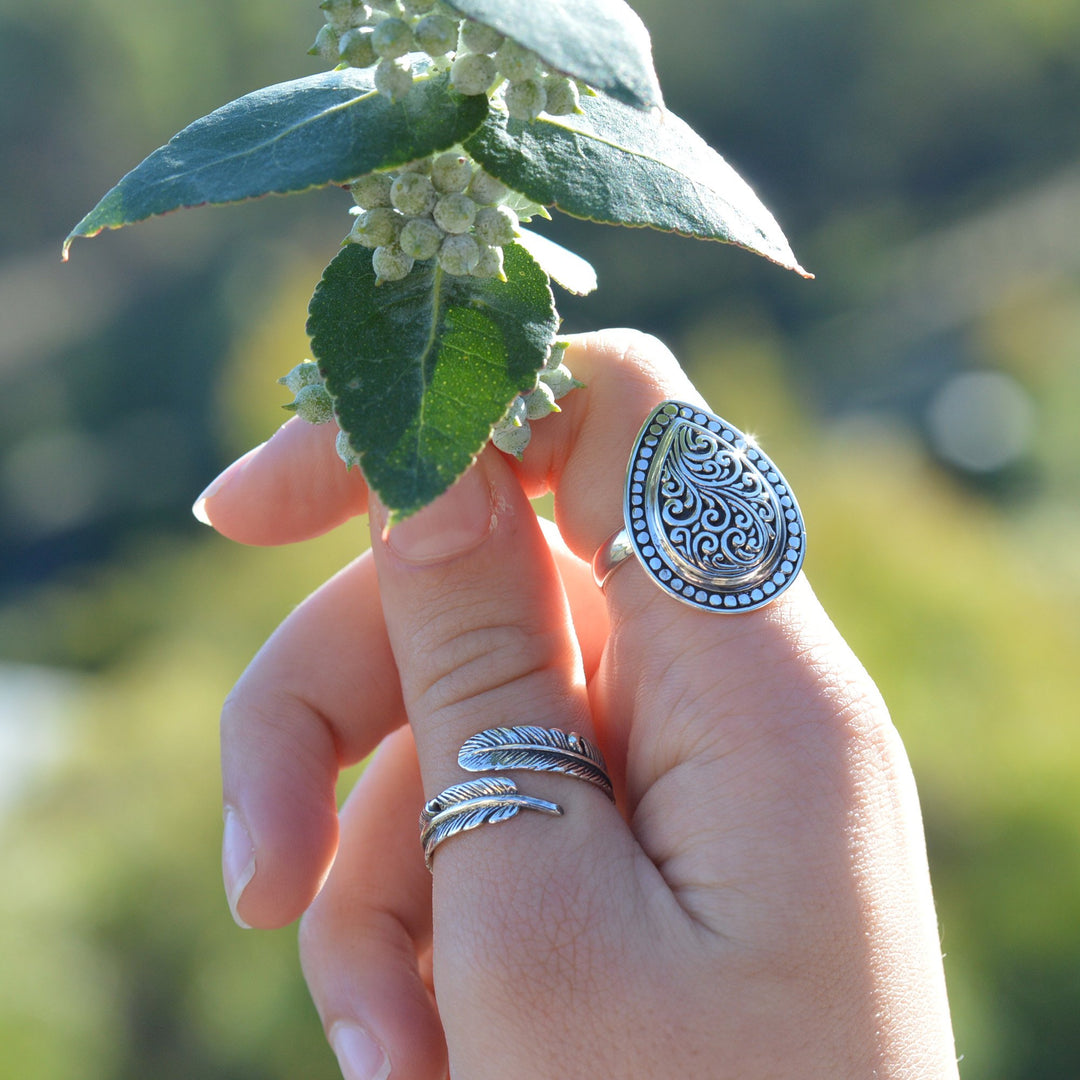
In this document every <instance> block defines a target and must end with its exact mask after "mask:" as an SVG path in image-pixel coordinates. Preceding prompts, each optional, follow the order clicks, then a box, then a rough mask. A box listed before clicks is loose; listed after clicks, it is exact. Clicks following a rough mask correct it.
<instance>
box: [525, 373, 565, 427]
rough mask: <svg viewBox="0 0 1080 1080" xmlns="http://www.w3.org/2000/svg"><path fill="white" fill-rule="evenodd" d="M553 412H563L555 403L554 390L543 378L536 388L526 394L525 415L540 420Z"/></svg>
mask: <svg viewBox="0 0 1080 1080" xmlns="http://www.w3.org/2000/svg"><path fill="white" fill-rule="evenodd" d="M553 412H562V409H560V408H559V406H558V405H556V404H555V393H554V391H553V390H552V389H551V387H550V386H549V385H548V384H547V383H546V382H544V380H543V379H541V380H540V381H539V382H538V383H537V384H536V389H535V390H533V391H532V392H531V393H528V394H526V395H525V415H526V416H527V417H528V418H529V419H530V420H540V419H542V418H543V417H545V416H548V415H549V414H550V413H553Z"/></svg>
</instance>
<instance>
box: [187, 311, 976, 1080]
mask: <svg viewBox="0 0 1080 1080" xmlns="http://www.w3.org/2000/svg"><path fill="white" fill-rule="evenodd" d="M567 362H568V363H569V365H570V367H571V368H572V370H573V371H574V372H575V374H576V375H578V376H579V377H581V378H583V379H584V380H585V381H586V383H587V384H588V389H587V390H586V391H584V392H582V393H575V394H572V395H570V396H569V397H567V398H566V399H564V405H565V411H564V413H563V415H561V416H559V417H557V418H553V419H550V420H547V421H545V422H543V423H539V424H537V425H536V427H535V436H534V441H533V445H531V446H530V448H529V450H528V452H527V453H526V455H525V462H524V464H522V465H520V466H519V465H517V464H516V463H514V462H512V461H510V460H509V459H506V458H504V457H502V456H501V455H499V454H498V453H497V452H495V451H491V450H489V451H486V452H485V453H484V454H483V455H482V456H481V458H480V460H479V462H478V463H477V465H476V466H475V467H474V468H473V469H472V470H471V471H470V472H469V473H468V474H467V475H466V477H465V478H464V479H463V480H462V481H460V482H459V483H458V484H457V485H456V486H455V487H454V488H453V489H452V490H451V491H450V492H449V493H447V495H445V496H444V497H443V498H441V499H440V500H438V502H436V503H435V504H433V505H432V506H431V507H429V508H428V509H426V510H424V511H422V512H421V513H420V514H418V515H416V516H415V517H413V518H411V519H408V520H406V521H405V522H403V523H402V524H401V525H399V526H396V527H395V528H394V529H392V530H390V532H389V534H388V535H383V524H384V521H385V512H384V511H383V510H382V508H381V507H380V506H379V505H378V504H377V502H375V500H372V505H371V507H370V514H371V521H372V526H373V528H372V548H371V551H370V552H368V553H366V554H365V555H363V556H361V557H360V558H359V559H357V560H356V561H355V562H354V563H353V564H352V565H350V566H349V567H347V568H346V569H345V570H343V571H342V572H341V573H340V574H338V575H337V576H336V577H335V578H333V579H332V580H331V581H330V582H328V583H327V584H326V585H325V586H323V588H321V589H320V590H319V591H318V592H316V593H315V594H314V595H313V596H312V597H310V598H309V599H308V600H307V602H306V603H305V604H303V605H302V606H301V607H300V608H298V609H297V610H296V611H295V612H293V614H292V615H290V616H289V618H288V619H286V621H285V622H284V623H283V625H282V626H281V627H280V628H279V630H278V631H277V632H276V633H275V634H274V636H273V637H272V638H271V639H270V641H269V642H268V643H267V644H266V645H265V646H264V648H263V649H262V651H261V652H260V653H259V655H258V656H257V657H256V658H255V660H254V661H253V662H252V664H251V666H250V667H249V669H248V671H247V672H246V673H245V674H244V676H243V678H242V679H241V680H240V682H239V684H238V685H237V687H236V689H235V690H234V692H233V693H232V694H231V695H230V697H229V699H228V701H227V703H226V706H225V709H224V712H223V718H222V744H223V770H224V796H225V802H226V806H227V807H228V810H227V814H226V821H227V825H226V841H225V858H224V862H225V875H226V883H227V889H228V892H229V896H230V903H231V905H232V909H233V912H234V914H235V915H236V916H237V918H238V919H240V920H242V921H244V922H246V923H247V924H250V925H254V926H264V927H269V926H280V925H283V924H284V923H287V922H289V921H290V920H292V919H294V918H296V917H297V916H298V915H300V914H301V913H302V912H305V911H306V914H305V915H304V919H303V922H302V925H301V954H302V961H303V966H304V971H305V975H306V977H307V980H308V983H309V985H310V987H311V991H312V995H313V997H314V999H315V1002H316V1005H317V1007H318V1009H319V1012H320V1015H321V1016H322V1019H323V1022H324V1024H325V1026H326V1030H327V1033H328V1036H329V1038H330V1040H331V1042H332V1043H333V1044H334V1047H335V1050H336V1051H337V1052H338V1056H339V1060H341V1062H342V1067H343V1071H344V1072H345V1075H346V1076H347V1077H349V1078H350V1080H352V1078H359V1077H364V1078H367V1080H371V1078H373V1077H381V1078H385V1077H386V1076H393V1077H403V1078H408V1080H440V1078H443V1077H445V1076H446V1072H447V1062H449V1070H450V1074H451V1075H452V1076H455V1077H462V1078H468V1080H483V1078H486V1077H500V1078H505V1077H528V1078H530V1080H532V1078H551V1080H555V1078H558V1080H568V1078H577V1077H581V1078H585V1077H590V1078H591V1077H600V1076H610V1077H618V1078H620V1080H623V1078H636V1077H640V1078H643V1080H646V1078H647V1080H659V1078H685V1077H689V1076H709V1077H732V1078H739V1080H750V1078H755V1077H770V1078H771V1077H777V1078H779V1077H792V1078H795V1077H798V1078H799V1080H806V1078H809V1077H822V1078H828V1080H837V1078H843V1077H851V1078H856V1077H857V1078H867V1077H871V1076H877V1077H886V1076H887V1077H891V1078H912V1080H914V1078H916V1077H917V1078H919V1080H937V1078H941V1077H952V1076H955V1075H956V1065H955V1059H954V1054H953V1047H952V1036H951V1032H950V1028H949V1017H948V1006H947V1003H946V999H945V992H944V980H943V975H942V965H941V958H940V950H939V947H938V941H937V932H936V923H935V919H934V910H933V903H932V899H931V894H930V886H929V877H928V873H927V868H926V860H925V852H924V842H923V836H922V828H921V821H920V816H919V807H918V801H917V796H916V792H915V787H914V783H913V780H912V777H911V774H910V770H909V768H908V765H907V761H906V758H905V755H904V751H903V748H902V746H901V744H900V741H899V738H898V736H897V734H896V732H895V730H894V729H893V727H892V726H891V724H890V722H889V719H888V715H887V713H886V710H885V707H884V705H883V704H882V702H881V700H880V698H879V696H878V695H877V692H876V691H875V689H874V686H873V684H872V683H871V681H870V679H869V678H868V676H867V675H866V673H865V672H864V671H863V669H862V668H861V666H860V665H859V664H858V662H857V661H856V660H855V658H854V657H853V656H852V655H851V653H850V651H849V650H848V648H847V647H846V645H845V644H844V642H843V641H842V640H841V639H840V637H839V635H838V634H837V632H836V630H835V629H834V628H833V626H832V625H831V624H830V622H829V620H828V618H827V617H826V616H825V614H824V612H823V611H822V609H821V608H820V606H819V605H818V603H817V601H816V600H815V598H814V596H813V594H812V593H811V591H810V587H809V585H808V584H807V583H806V581H805V579H803V578H800V579H799V580H797V581H796V582H795V584H794V585H793V586H792V587H791V589H790V590H789V591H788V592H787V593H785V594H784V595H783V596H782V597H781V598H780V599H778V600H777V601H776V602H775V603H773V604H771V605H770V606H768V607H766V608H764V609H762V610H760V611H756V612H752V613H748V614H742V615H733V616H730V617H728V616H720V615H713V614H710V613H702V612H698V611H695V610H693V609H691V608H688V607H686V606H684V605H682V604H679V603H678V602H676V601H674V600H672V599H671V598H669V597H668V596H666V595H664V594H663V593H661V592H660V591H659V590H658V589H657V588H656V587H655V586H654V585H653V584H652V583H651V582H650V581H649V580H648V579H647V578H646V576H645V574H644V573H643V572H642V570H641V569H640V567H639V566H638V565H637V564H636V563H635V562H634V561H633V560H630V561H628V562H627V563H626V565H624V566H620V567H619V568H618V570H617V571H616V572H615V573H614V574H613V576H612V577H611V579H610V581H609V582H608V585H607V588H606V596H603V595H602V594H601V593H600V592H599V590H598V589H597V588H596V587H595V585H593V583H592V580H591V577H590V575H589V571H588V567H587V565H586V563H585V562H584V561H583V560H587V559H590V558H591V556H592V554H593V552H594V551H595V550H596V549H597V547H598V546H599V545H600V544H601V543H602V542H603V541H604V540H605V539H606V537H607V536H608V535H609V534H610V533H611V532H613V531H614V530H615V529H616V528H617V527H618V526H619V524H620V522H621V499H622V485H623V478H624V472H625V466H626V461H627V457H628V455H629V451H630V446H631V443H632V441H633V439H634V436H635V435H636V433H637V429H638V426H639V424H640V422H641V420H642V419H643V418H644V416H645V415H646V413H647V412H648V411H649V410H650V409H651V408H652V407H653V406H654V405H656V404H657V403H658V402H659V401H661V400H662V399H664V398H668V397H675V398H681V399H684V400H689V401H695V400H700V399H699V398H698V396H697V394H696V392H695V391H694V390H693V388H692V387H691V386H690V385H689V384H688V383H687V381H686V379H685V376H684V375H683V374H682V372H681V371H680V370H679V368H678V366H677V365H676V364H675V362H674V361H673V359H672V358H671V357H670V355H669V354H668V353H667V351H666V350H665V349H664V348H663V347H662V346H660V345H659V344H658V343H657V342H655V341H653V340H652V339H648V338H643V337H640V336H637V335H631V334H628V333H624V332H619V333H608V334H604V335H595V336H590V337H587V338H584V339H579V340H578V341H576V342H575V344H574V345H573V346H572V349H571V352H570V354H569V355H568V360H567ZM332 438H333V432H327V431H326V430H325V429H321V428H310V427H305V426H302V425H299V424H296V423H295V422H290V423H289V424H286V425H285V426H284V427H283V428H282V429H281V430H280V431H279V432H278V433H277V435H275V436H274V438H273V439H271V440H270V441H269V442H268V443H267V444H265V445H264V446H262V447H260V448H259V449H258V450H257V451H255V452H253V454H251V455H249V456H248V457H246V458H245V459H242V461H241V462H240V463H238V465H236V466H233V467H232V469H231V470H229V471H227V472H226V473H225V474H223V477H222V478H221V480H220V481H219V482H218V484H217V485H216V486H214V487H212V488H211V489H210V493H209V494H208V495H207V497H206V501H205V504H204V506H203V511H204V514H205V515H206V516H208V518H209V520H210V521H212V522H213V524H214V526H215V527H216V528H217V529H218V530H219V531H221V532H222V533H224V534H225V535H227V536H231V537H233V538H234V539H237V540H241V541H244V542H248V543H259V544H267V543H281V542H286V541H292V540H297V539H302V538H304V537H306V536H310V535H314V534H316V533H318V532H322V531H324V530H326V529H327V528H330V527H332V526H334V525H337V524H339V523H340V522H342V521H344V520H346V519H347V518H349V517H350V516H352V515H354V514H357V513H360V512H362V511H363V510H364V508H365V507H366V505H367V494H366V491H365V489H364V486H363V482H362V480H361V479H360V478H359V477H358V476H357V475H356V473H355V472H354V473H353V474H346V473H345V471H344V469H342V468H340V466H339V465H338V463H337V461H336V459H334V458H333V449H332ZM781 464H782V463H781ZM549 486H550V487H551V488H553V489H554V491H555V499H556V502H555V506H556V518H557V522H558V533H555V532H554V531H553V530H549V531H545V529H544V528H543V527H542V526H541V525H540V524H539V523H538V521H537V519H536V517H535V515H534V513H533V510H532V508H531V506H530V504H529V502H528V501H527V497H526V496H527V495H533V494H537V493H539V492H540V491H542V490H544V489H546V488H547V487H549ZM811 531H812V522H811ZM811 542H812V541H811ZM605 601H606V602H605ZM507 724H538V725H541V726H544V727H559V728H563V729H565V730H575V731H577V732H580V733H581V734H582V735H585V736H587V737H590V738H592V739H594V740H595V741H597V742H598V743H599V744H600V745H601V747H602V748H603V750H604V753H605V755H606V757H607V760H608V763H609V766H610V767H611V771H612V774H613V777H614V779H615V783H616V789H617V792H618V796H619V798H618V807H617V808H616V807H615V806H613V805H612V804H611V803H610V802H609V801H608V800H607V799H606V798H605V797H604V796H603V794H602V793H600V792H599V791H598V790H597V789H596V788H593V787H591V786H590V785H587V784H584V783H582V782H580V781H577V780H573V779H570V778H567V777H563V776H558V775H551V774H542V773H524V774H523V773H518V774H515V778H517V779H518V780H519V784H520V786H521V787H522V790H524V791H527V793H528V794H530V795H533V796H536V797H539V798H544V799H550V800H552V801H555V802H557V803H559V804H561V805H562V806H563V807H564V809H565V815H564V816H563V817H561V818H554V817H548V816H545V815H540V814H530V813H522V814H520V815H519V816H518V817H517V818H515V819H514V820H512V821H510V822H507V823H503V824H499V825H490V826H484V827H481V828H478V829H476V830H474V831H472V832H469V833H467V834H464V835H462V836H459V837H455V838H453V839H451V840H448V841H447V842H446V843H445V844H443V845H442V846H441V847H439V849H438V851H437V852H436V854H435V857H434V867H433V878H432V876H429V874H428V871H427V869H425V866H424V861H423V856H422V852H421V849H420V845H419V842H418V839H417V824H416V820H417V813H418V811H419V808H420V807H421V805H422V804H423V803H424V801H425V800H426V799H428V798H431V797H432V796H434V795H435V794H437V793H438V792H440V791H442V790H443V789H444V788H445V787H447V786H448V785H450V784H453V783H457V782H460V781H462V780H464V779H467V778H468V777H467V774H464V773H463V772H462V771H461V770H460V769H459V768H458V766H457V764H456V754H457V749H458V747H459V746H460V744H461V743H462V742H463V741H464V739H465V738H466V737H467V736H469V735H472V734H475V733H476V732H478V731H481V730H483V729H485V728H489V727H495V726H499V725H507ZM414 740H415V741H414ZM376 746H377V747H378V751H377V753H376V754H375V757H374V759H373V760H372V762H371V763H370V764H369V765H368V767H367V769H366V770H365V772H364V774H363V776H362V778H361V780H360V781H359V783H358V784H357V786H356V788H355V790H354V791H353V793H352V794H351V796H350V797H349V799H348V801H347V803H346V804H345V806H344V808H343V810H342V812H341V816H340V830H341V837H340V844H339V841H338V827H339V819H338V815H337V812H336V808H335V803H334V783H335V779H336V776H337V772H338V769H339V768H340V767H341V766H343V765H346V764H349V763H351V762H354V761H357V760H359V759H361V758H362V757H364V756H365V755H367V754H368V753H369V752H370V751H372V750H373V749H375V748H376ZM335 853H336V858H335ZM331 864H332V868H331ZM327 873H329V876H328V877H326V875H327ZM324 877H325V878H326V880H325V885H323V886H322V889H321V891H320V885H321V884H322V882H323V880H324ZM432 880H433V882H434V889H432ZM433 995H434V996H433ZM436 1001H437V1009H436V1004H435V1003H436Z"/></svg>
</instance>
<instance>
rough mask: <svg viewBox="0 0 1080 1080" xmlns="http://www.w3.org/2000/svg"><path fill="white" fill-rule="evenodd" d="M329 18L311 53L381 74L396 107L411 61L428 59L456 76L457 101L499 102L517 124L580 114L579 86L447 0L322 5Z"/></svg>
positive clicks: (326, 0) (330, 1)
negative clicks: (422, 56)
mask: <svg viewBox="0 0 1080 1080" xmlns="http://www.w3.org/2000/svg"><path fill="white" fill-rule="evenodd" d="M319 7H320V8H321V9H322V11H323V15H324V16H325V18H326V23H325V25H324V26H323V27H322V28H321V29H320V30H319V33H318V36H317V37H316V38H315V44H314V45H312V46H311V48H310V49H309V50H308V52H309V53H311V55H313V56H321V57H322V58H323V59H324V60H326V62H327V63H329V64H333V65H334V66H337V65H345V66H348V67H357V68H368V67H374V68H375V88H376V89H377V90H378V91H379V93H380V94H383V95H385V96H386V97H388V98H390V100H391V101H400V100H401V99H402V98H403V97H404V96H405V95H406V94H407V93H408V92H409V91H410V90H411V89H412V85H413V79H414V76H415V72H414V70H413V63H412V59H411V57H412V58H415V57H416V54H419V53H426V54H427V55H428V56H429V57H430V58H431V63H432V64H433V65H434V67H435V69H436V70H440V69H441V70H444V71H445V70H447V69H449V71H450V82H451V85H452V86H453V87H454V89H455V90H456V91H457V92H458V93H459V94H464V95H466V96H474V95H478V94H488V95H489V96H492V97H493V98H498V99H500V100H501V102H502V105H503V107H504V108H505V109H506V111H507V112H508V113H509V115H510V116H511V118H513V119H515V120H535V119H536V118H537V117H538V116H539V115H540V114H541V113H545V112H546V113H548V114H549V115H551V116H565V115H567V114H569V113H575V112H580V111H581V109H580V106H579V103H578V86H577V84H576V83H575V82H574V81H573V80H571V79H568V78H566V76H564V75H561V74H559V73H558V72H556V71H552V70H551V69H550V68H548V67H547V66H546V65H545V64H544V63H543V62H542V61H541V60H540V58H539V57H538V56H537V55H536V54H535V53H533V52H530V51H529V50H528V49H526V48H524V47H523V46H521V45H519V44H518V43H517V42H516V41H514V40H513V39H511V38H504V37H503V35H502V34H500V33H499V32H498V31H497V30H495V29H493V28H492V27H490V26H487V25H485V24H484V23H480V22H476V21H475V20H473V19H468V18H464V19H463V18H462V17H461V15H460V14H459V13H458V12H456V11H455V10H454V9H453V8H452V7H450V6H449V5H448V4H445V3H443V2H442V0H368V2H364V0H322V2H321V3H320V4H319Z"/></svg>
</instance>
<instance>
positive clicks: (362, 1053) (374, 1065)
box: [330, 1022, 390, 1080]
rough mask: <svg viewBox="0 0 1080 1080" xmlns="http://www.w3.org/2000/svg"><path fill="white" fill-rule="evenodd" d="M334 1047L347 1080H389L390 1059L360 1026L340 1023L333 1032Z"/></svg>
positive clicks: (331, 1035)
mask: <svg viewBox="0 0 1080 1080" xmlns="http://www.w3.org/2000/svg"><path fill="white" fill-rule="evenodd" d="M330 1045H331V1046H332V1047H333V1049H334V1053H335V1054H336V1055H337V1059H338V1066H339V1067H340V1069H341V1075H342V1076H343V1077H344V1078H345V1080H387V1077H388V1076H389V1075H390V1058H389V1057H387V1055H386V1051H385V1050H384V1049H383V1048H382V1046H381V1045H380V1044H379V1043H378V1042H376V1041H375V1039H373V1038H372V1036H371V1033H370V1032H369V1031H368V1030H367V1029H366V1028H362V1027H361V1026H360V1025H359V1024H352V1023H347V1022H340V1023H337V1024H335V1025H334V1026H333V1027H332V1028H331V1029H330Z"/></svg>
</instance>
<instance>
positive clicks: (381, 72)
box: [375, 60, 413, 102]
mask: <svg viewBox="0 0 1080 1080" xmlns="http://www.w3.org/2000/svg"><path fill="white" fill-rule="evenodd" d="M412 84H413V75H412V68H410V67H406V66H405V65H404V64H402V63H401V62H400V61H398V60H380V61H379V62H378V64H376V66H375V89H376V90H378V91H379V93H380V94H382V96H383V97H388V98H389V99H390V100H391V101H393V102H398V101H400V100H401V99H402V98H403V97H404V96H405V95H406V94H407V93H408V92H409V91H410V90H411V89H412Z"/></svg>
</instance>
